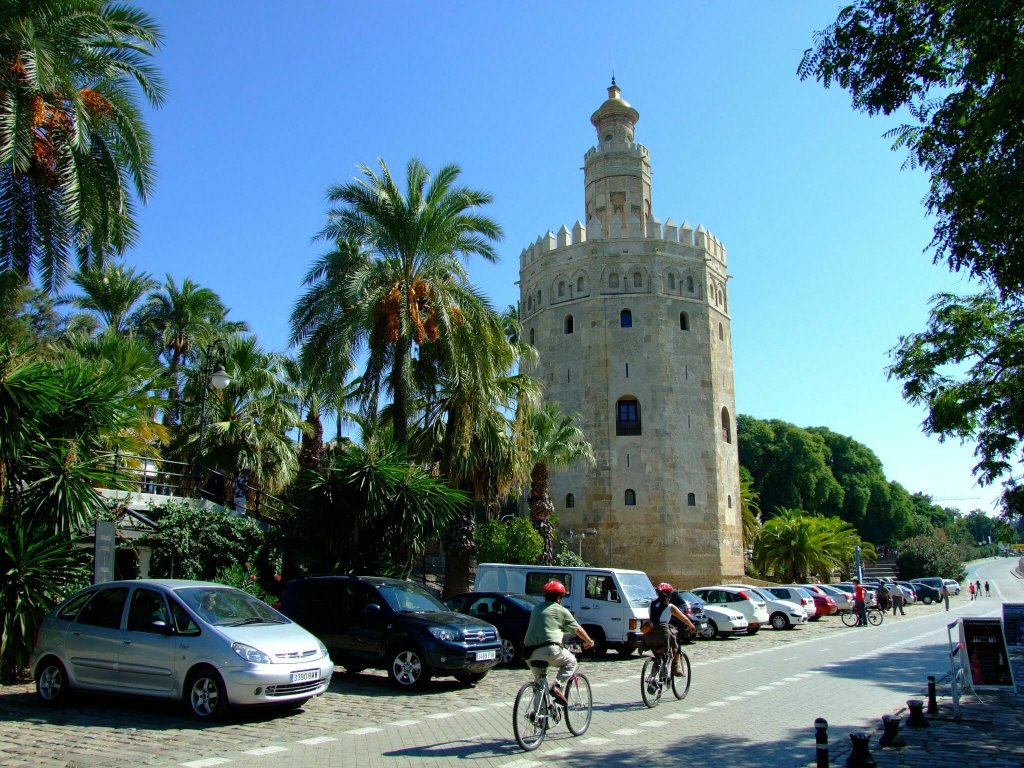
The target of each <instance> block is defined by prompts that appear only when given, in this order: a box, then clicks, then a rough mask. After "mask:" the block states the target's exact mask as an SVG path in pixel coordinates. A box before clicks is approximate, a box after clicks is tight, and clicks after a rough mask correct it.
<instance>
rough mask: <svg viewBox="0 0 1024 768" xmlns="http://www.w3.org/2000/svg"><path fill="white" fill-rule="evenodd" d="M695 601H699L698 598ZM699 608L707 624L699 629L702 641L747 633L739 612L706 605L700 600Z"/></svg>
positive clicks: (742, 617) (744, 620)
mask: <svg viewBox="0 0 1024 768" xmlns="http://www.w3.org/2000/svg"><path fill="white" fill-rule="evenodd" d="M694 597H696V595H694ZM697 599H698V600H701V599H700V598H699V597H698V598H697ZM701 607H702V608H703V610H704V615H705V616H706V617H707V623H706V624H705V625H704V626H703V627H701V629H700V637H701V639H702V640H713V639H715V638H716V637H726V636H728V635H745V634H746V633H747V626H748V625H747V619H746V617H744V615H743V614H742V613H740V612H739V611H734V610H733V609H732V608H726V607H725V606H724V605H708V604H707V603H705V602H704V601H703V600H701Z"/></svg>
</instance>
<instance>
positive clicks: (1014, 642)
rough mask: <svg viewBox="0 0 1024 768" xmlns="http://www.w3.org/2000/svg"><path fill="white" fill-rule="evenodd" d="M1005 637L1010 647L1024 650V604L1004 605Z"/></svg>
mask: <svg viewBox="0 0 1024 768" xmlns="http://www.w3.org/2000/svg"><path fill="white" fill-rule="evenodd" d="M1003 635H1004V636H1005V637H1006V645H1007V646H1008V647H1010V648H1017V649H1020V650H1024V603H1003Z"/></svg>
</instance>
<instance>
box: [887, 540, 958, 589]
mask: <svg viewBox="0 0 1024 768" xmlns="http://www.w3.org/2000/svg"><path fill="white" fill-rule="evenodd" d="M896 562H897V563H898V565H899V569H900V578H901V579H917V578H921V577H925V576H939V577H940V578H943V579H956V580H958V581H961V580H963V579H964V578H966V577H967V572H966V571H965V570H964V553H963V551H962V550H961V548H960V547H959V546H958V545H957V544H954V543H953V542H951V541H950V540H949V538H948V537H947V536H946V533H945V531H943V530H941V529H936V530H934V531H933V532H932V533H930V534H926V535H922V536H913V537H911V538H909V539H906V540H904V541H901V542H900V544H899V555H898V556H897V558H896Z"/></svg>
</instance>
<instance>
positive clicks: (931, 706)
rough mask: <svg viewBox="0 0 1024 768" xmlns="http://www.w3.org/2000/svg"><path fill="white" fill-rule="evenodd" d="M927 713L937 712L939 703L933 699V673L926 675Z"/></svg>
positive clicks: (935, 713)
mask: <svg viewBox="0 0 1024 768" xmlns="http://www.w3.org/2000/svg"><path fill="white" fill-rule="evenodd" d="M925 711H926V712H927V713H928V714H929V715H937V714H939V703H938V702H937V701H936V700H935V675H928V709H927V710H925Z"/></svg>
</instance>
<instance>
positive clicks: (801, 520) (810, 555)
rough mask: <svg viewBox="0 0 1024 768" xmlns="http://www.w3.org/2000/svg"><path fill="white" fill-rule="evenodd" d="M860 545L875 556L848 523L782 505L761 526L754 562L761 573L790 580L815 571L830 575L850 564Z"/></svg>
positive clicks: (820, 575)
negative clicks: (783, 507)
mask: <svg viewBox="0 0 1024 768" xmlns="http://www.w3.org/2000/svg"><path fill="white" fill-rule="evenodd" d="M858 546H860V547H861V548H862V556H864V557H866V558H868V559H870V558H872V557H873V553H874V548H873V547H872V546H871V545H870V544H868V543H867V542H864V541H862V540H861V538H860V536H859V535H858V534H857V531H856V530H855V529H854V528H853V526H851V525H850V524H849V523H847V522H845V521H843V520H840V519H839V518H837V517H822V516H820V515H808V514H806V513H805V512H804V511H803V510H799V509H779V510H777V511H776V514H775V516H773V517H772V518H771V519H770V520H768V521H767V522H766V523H765V524H764V525H763V526H762V528H761V532H760V534H759V535H758V537H757V543H756V545H755V547H754V565H755V567H756V568H757V569H758V570H759V572H760V573H765V574H770V575H776V576H780V577H782V578H783V579H784V580H787V581H806V580H807V579H808V578H809V577H810V576H811V575H812V574H816V575H818V576H819V577H822V578H827V577H828V576H829V575H830V574H831V573H832V571H834V570H836V569H843V568H847V567H848V566H849V563H850V562H851V561H852V560H853V558H854V550H855V548H856V547H858Z"/></svg>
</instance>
